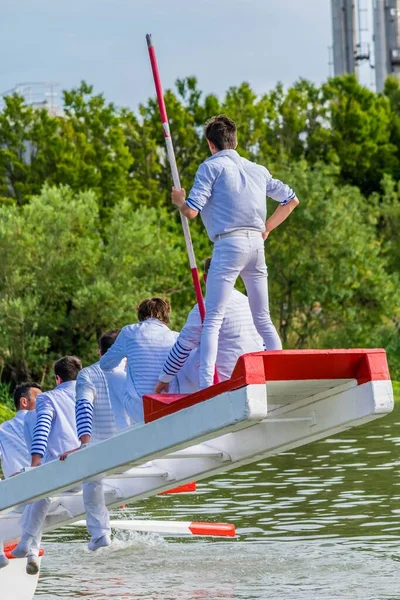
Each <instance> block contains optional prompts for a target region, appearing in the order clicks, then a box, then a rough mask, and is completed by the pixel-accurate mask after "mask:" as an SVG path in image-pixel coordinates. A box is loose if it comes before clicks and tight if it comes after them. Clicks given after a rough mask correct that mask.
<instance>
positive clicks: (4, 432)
mask: <svg viewBox="0 0 400 600" xmlns="http://www.w3.org/2000/svg"><path fill="white" fill-rule="evenodd" d="M28 412H29V411H27V410H19V411H18V412H17V414H16V415H15V416H14V417H13V418H12V419H10V420H9V421H5V422H4V423H2V424H1V425H0V460H1V468H2V471H3V473H4V477H10V475H13V474H14V473H18V472H19V471H21V469H24V468H25V467H30V465H31V456H30V453H29V450H28V447H27V445H26V443H25V437H24V421H25V415H26V414H28ZM31 412H32V411H31Z"/></svg>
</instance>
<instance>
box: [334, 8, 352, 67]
mask: <svg viewBox="0 0 400 600" xmlns="http://www.w3.org/2000/svg"><path fill="white" fill-rule="evenodd" d="M331 7H332V33H333V67H334V73H335V75H341V74H342V73H355V72H356V61H355V55H356V19H355V1H354V0H331Z"/></svg>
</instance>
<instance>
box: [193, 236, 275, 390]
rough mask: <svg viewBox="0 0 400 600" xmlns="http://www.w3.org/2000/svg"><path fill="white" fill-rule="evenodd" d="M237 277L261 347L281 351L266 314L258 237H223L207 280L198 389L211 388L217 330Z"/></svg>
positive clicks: (265, 285)
mask: <svg viewBox="0 0 400 600" xmlns="http://www.w3.org/2000/svg"><path fill="white" fill-rule="evenodd" d="M239 275H240V276H241V278H242V280H243V283H244V285H245V287H246V291H247V296H248V299H249V304H250V310H251V314H252V316H253V321H254V325H255V327H256V329H257V331H258V333H259V334H260V336H261V337H262V339H263V341H264V344H265V347H266V348H267V349H268V350H281V349H282V344H281V340H280V339H279V335H278V333H277V331H276V329H275V326H274V324H273V323H272V321H271V316H270V314H269V301H268V272H267V266H266V264H265V254H264V241H263V239H262V236H261V233H258V232H254V231H249V232H244V231H241V232H240V233H239V234H237V235H232V236H226V237H225V236H223V237H221V238H219V239H218V240H217V241H216V242H215V244H214V251H213V254H212V259H211V266H210V271H209V273H208V276H207V293H206V317H205V320H204V323H203V329H202V334H201V344H200V387H201V388H206V387H208V386H210V385H212V384H213V379H214V369H215V361H216V359H217V352H218V336H219V330H220V329H221V325H222V321H223V320H224V314H225V309H226V306H227V304H228V302H229V299H230V297H231V294H232V290H233V288H234V285H235V283H236V280H237V278H238V277H239Z"/></svg>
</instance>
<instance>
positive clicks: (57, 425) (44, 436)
mask: <svg viewBox="0 0 400 600" xmlns="http://www.w3.org/2000/svg"><path fill="white" fill-rule="evenodd" d="M75 385H76V381H65V382H64V383H61V384H60V385H58V386H56V387H55V388H54V389H53V390H51V391H49V392H44V393H43V394H39V395H38V397H37V398H36V426H35V429H34V432H33V439H32V445H31V454H38V455H39V456H42V457H43V458H44V462H49V461H51V460H55V459H57V458H58V457H59V456H60V454H62V453H63V452H67V451H68V450H73V449H74V448H76V447H77V446H79V440H78V435H77V432H76V426H75Z"/></svg>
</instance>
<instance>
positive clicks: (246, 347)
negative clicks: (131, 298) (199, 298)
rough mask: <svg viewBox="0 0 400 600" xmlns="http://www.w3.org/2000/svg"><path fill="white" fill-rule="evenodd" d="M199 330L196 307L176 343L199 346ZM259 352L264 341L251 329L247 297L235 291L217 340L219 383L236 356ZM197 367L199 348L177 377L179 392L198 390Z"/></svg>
mask: <svg viewBox="0 0 400 600" xmlns="http://www.w3.org/2000/svg"><path fill="white" fill-rule="evenodd" d="M201 327H202V324H201V318H200V313H199V309H198V306H197V304H196V306H194V308H193V309H192V310H191V312H190V313H189V316H188V319H187V322H186V324H185V327H184V328H183V329H182V331H181V337H180V338H179V339H182V344H183V345H184V344H185V340H186V339H187V340H188V341H189V342H190V343H195V344H196V345H197V346H198V344H199V342H200V337H201ZM262 350H263V341H262V339H261V337H260V335H259V334H258V333H257V330H256V328H255V326H254V322H253V318H252V315H251V311H250V306H249V301H248V299H247V296H245V295H244V294H242V293H241V292H239V291H238V290H236V289H234V290H233V292H232V295H231V298H230V300H229V303H228V306H227V308H226V310H225V316H224V320H223V322H222V327H221V330H220V334H219V340H218V354H217V363H216V365H217V371H218V377H219V379H220V381H225V380H227V379H229V378H230V377H231V375H232V371H233V369H234V367H235V365H236V363H237V360H238V358H239V356H242V354H247V353H249V352H260V351H262ZM199 365H200V352H199V347H196V348H195V349H194V350H193V351H192V352H191V354H190V356H189V358H188V359H187V361H186V362H185V364H184V365H183V367H182V369H181V370H180V371H179V372H178V374H177V379H178V385H179V391H180V392H182V393H189V392H194V391H196V390H197V389H199ZM172 389H174V386H172Z"/></svg>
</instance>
